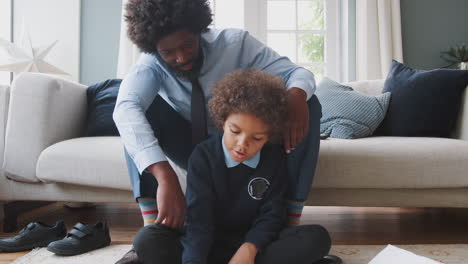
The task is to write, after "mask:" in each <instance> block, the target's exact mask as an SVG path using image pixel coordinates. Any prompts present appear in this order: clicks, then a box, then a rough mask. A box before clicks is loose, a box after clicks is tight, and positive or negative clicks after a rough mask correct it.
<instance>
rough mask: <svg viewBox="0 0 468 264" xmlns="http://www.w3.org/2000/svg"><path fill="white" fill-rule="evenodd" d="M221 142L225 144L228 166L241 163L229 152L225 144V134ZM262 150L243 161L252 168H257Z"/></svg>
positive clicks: (224, 150)
mask: <svg viewBox="0 0 468 264" xmlns="http://www.w3.org/2000/svg"><path fill="white" fill-rule="evenodd" d="M221 144H222V145H223V152H224V160H225V161H226V166H227V167H228V168H232V167H235V166H237V165H239V163H240V162H238V161H235V160H233V159H232V158H231V156H230V155H229V152H228V150H227V148H226V146H225V145H224V135H223V137H222V138H221ZM260 152H261V151H259V152H257V154H255V155H254V156H253V157H252V158H250V159H248V160H245V161H243V162H242V163H243V164H244V165H247V166H249V167H250V168H252V169H255V168H257V166H258V163H259V162H260Z"/></svg>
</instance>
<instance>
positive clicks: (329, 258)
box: [313, 255, 343, 264]
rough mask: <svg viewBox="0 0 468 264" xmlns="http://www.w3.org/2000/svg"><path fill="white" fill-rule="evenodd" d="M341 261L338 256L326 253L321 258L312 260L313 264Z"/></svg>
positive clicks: (330, 263) (339, 262) (338, 263)
mask: <svg viewBox="0 0 468 264" xmlns="http://www.w3.org/2000/svg"><path fill="white" fill-rule="evenodd" d="M341 263H343V261H342V260H341V258H340V257H338V256H335V255H326V256H324V257H323V258H322V259H320V260H318V261H316V262H314V263H313V264H341Z"/></svg>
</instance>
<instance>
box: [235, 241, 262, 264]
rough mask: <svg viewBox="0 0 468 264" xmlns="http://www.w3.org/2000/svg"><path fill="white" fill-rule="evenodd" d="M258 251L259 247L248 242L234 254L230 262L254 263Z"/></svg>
mask: <svg viewBox="0 0 468 264" xmlns="http://www.w3.org/2000/svg"><path fill="white" fill-rule="evenodd" d="M257 252H258V249H257V247H256V246H255V245H254V244H252V243H249V242H246V243H244V244H242V246H240V248H239V249H238V250H237V251H236V254H234V256H232V258H231V260H230V261H229V264H254V263H255V256H257Z"/></svg>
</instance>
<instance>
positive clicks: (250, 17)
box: [211, 0, 342, 81]
mask: <svg viewBox="0 0 468 264" xmlns="http://www.w3.org/2000/svg"><path fill="white" fill-rule="evenodd" d="M268 1H280V0H244V1H243V5H244V10H243V12H244V29H245V30H247V31H249V32H250V34H252V35H253V36H254V37H256V38H257V39H258V40H260V41H261V42H263V43H267V35H268V33H271V32H272V33H275V32H278V33H293V34H295V35H296V40H297V39H298V34H300V33H312V34H314V33H318V34H323V35H324V37H325V45H324V49H325V50H324V53H325V54H324V56H325V60H324V62H318V63H299V62H297V61H295V62H294V63H296V64H297V65H300V66H305V67H307V66H320V67H324V75H325V76H327V77H329V78H332V79H334V80H337V81H341V80H342V74H341V67H340V66H339V65H340V63H339V62H340V57H341V53H342V47H341V45H340V43H341V39H340V32H341V26H342V19H341V11H340V10H341V8H342V4H341V1H340V0H319V1H323V2H325V3H326V5H325V6H326V10H325V19H326V21H325V23H326V28H325V29H323V30H297V29H295V30H268V29H267V15H268V14H267V5H268ZM281 1H290V2H293V3H295V2H297V1H298V0H281ZM211 2H212V3H213V4H212V6H213V7H215V6H216V0H211ZM295 6H296V12H297V5H295ZM213 12H215V9H213ZM296 23H297V22H296ZM215 26H216V25H215ZM299 45H300V43H299V41H296V47H295V50H296V59H297V58H298V56H297V55H298V54H299Z"/></svg>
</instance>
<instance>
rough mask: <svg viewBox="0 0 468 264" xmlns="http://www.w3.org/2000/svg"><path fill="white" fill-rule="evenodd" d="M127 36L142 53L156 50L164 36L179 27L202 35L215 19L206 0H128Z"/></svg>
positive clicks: (126, 16) (126, 15)
mask: <svg viewBox="0 0 468 264" xmlns="http://www.w3.org/2000/svg"><path fill="white" fill-rule="evenodd" d="M125 10H126V14H125V20H126V22H127V24H128V31H127V34H128V37H129V38H130V39H131V40H132V41H133V43H135V45H137V47H138V48H139V49H140V50H141V51H142V52H147V53H155V52H156V50H157V49H156V45H157V43H158V42H159V40H161V38H163V37H165V36H167V35H169V34H171V33H173V32H175V31H178V30H188V31H190V32H192V33H194V34H197V35H198V34H200V33H202V32H205V31H207V30H208V26H209V25H210V24H211V22H212V21H213V19H212V14H211V9H210V6H209V3H208V2H207V0H129V1H128V4H127V5H126V7H125Z"/></svg>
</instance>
